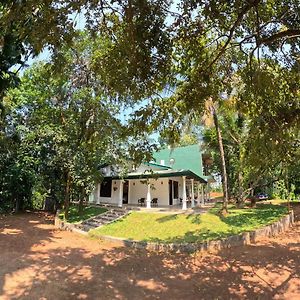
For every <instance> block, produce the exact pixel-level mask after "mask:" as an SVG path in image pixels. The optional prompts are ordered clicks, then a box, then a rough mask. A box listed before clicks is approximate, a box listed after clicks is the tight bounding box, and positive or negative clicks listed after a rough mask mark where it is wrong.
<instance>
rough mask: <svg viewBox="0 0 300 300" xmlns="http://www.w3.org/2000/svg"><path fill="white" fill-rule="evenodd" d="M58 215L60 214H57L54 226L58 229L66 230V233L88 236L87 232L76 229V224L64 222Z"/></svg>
mask: <svg viewBox="0 0 300 300" xmlns="http://www.w3.org/2000/svg"><path fill="white" fill-rule="evenodd" d="M58 215H59V213H56V216H55V219H54V226H55V227H56V228H59V229H62V230H66V231H73V232H78V233H80V234H83V235H88V233H87V232H85V231H83V230H80V229H78V228H76V226H75V224H72V223H68V222H65V221H63V220H62V219H61V218H60V217H59V216H58Z"/></svg>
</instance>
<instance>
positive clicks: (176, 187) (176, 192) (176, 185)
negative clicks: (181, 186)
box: [173, 181, 178, 199]
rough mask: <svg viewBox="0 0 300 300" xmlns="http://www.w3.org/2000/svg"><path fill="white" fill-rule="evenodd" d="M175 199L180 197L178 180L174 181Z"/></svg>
mask: <svg viewBox="0 0 300 300" xmlns="http://www.w3.org/2000/svg"><path fill="white" fill-rule="evenodd" d="M173 188H174V199H178V182H177V181H173Z"/></svg>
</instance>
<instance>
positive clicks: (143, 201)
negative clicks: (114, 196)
mask: <svg viewBox="0 0 300 300" xmlns="http://www.w3.org/2000/svg"><path fill="white" fill-rule="evenodd" d="M138 204H140V205H141V206H143V205H145V198H140V199H138Z"/></svg>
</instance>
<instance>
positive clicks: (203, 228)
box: [90, 204, 287, 243]
mask: <svg viewBox="0 0 300 300" xmlns="http://www.w3.org/2000/svg"><path fill="white" fill-rule="evenodd" d="M218 210H219V208H218V207H216V208H213V209H211V210H210V211H209V212H207V213H205V214H201V215H195V214H190V215H187V214H183V213H182V214H166V213H144V212H132V213H131V214H129V215H128V216H127V217H125V218H123V219H121V220H119V221H117V222H115V223H111V224H109V225H106V226H103V227H101V228H97V229H94V230H91V231H90V235H92V236H101V235H110V236H115V237H122V238H127V239H132V240H140V241H151V242H154V241H156V242H166V243H173V242H178V243H180V242H200V241H204V240H212V239H218V238H223V237H226V236H229V235H233V234H238V233H241V232H244V231H251V230H253V229H256V228H259V227H262V226H264V225H266V224H270V223H272V222H274V221H276V220H277V219H279V218H280V217H281V216H283V215H285V214H286V213H287V209H286V207H283V206H280V205H272V204H263V205H259V206H258V207H257V208H254V209H234V208H230V210H229V214H228V216H227V217H220V216H218V215H217V211H218Z"/></svg>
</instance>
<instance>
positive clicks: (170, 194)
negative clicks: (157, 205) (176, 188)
mask: <svg viewBox="0 0 300 300" xmlns="http://www.w3.org/2000/svg"><path fill="white" fill-rule="evenodd" d="M169 205H173V181H172V180H169Z"/></svg>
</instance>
